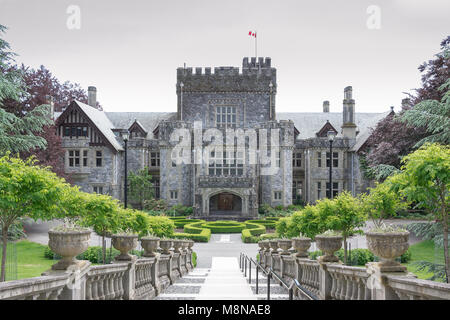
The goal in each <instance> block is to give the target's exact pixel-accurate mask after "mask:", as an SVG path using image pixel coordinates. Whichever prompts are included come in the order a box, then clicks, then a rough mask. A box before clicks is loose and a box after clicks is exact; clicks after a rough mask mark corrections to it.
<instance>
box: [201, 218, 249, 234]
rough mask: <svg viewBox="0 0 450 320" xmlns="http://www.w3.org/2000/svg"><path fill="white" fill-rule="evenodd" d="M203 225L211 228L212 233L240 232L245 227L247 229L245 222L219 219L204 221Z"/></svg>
mask: <svg viewBox="0 0 450 320" xmlns="http://www.w3.org/2000/svg"><path fill="white" fill-rule="evenodd" d="M201 227H202V228H207V229H209V230H211V233H240V232H242V230H243V229H245V223H241V222H236V221H225V220H218V221H213V222H204V223H202V225H201Z"/></svg>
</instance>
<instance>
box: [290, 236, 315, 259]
mask: <svg viewBox="0 0 450 320" xmlns="http://www.w3.org/2000/svg"><path fill="white" fill-rule="evenodd" d="M292 246H293V247H294V248H295V250H296V251H297V254H296V255H295V256H296V257H297V258H307V257H308V249H309V247H311V239H310V238H306V237H297V238H292Z"/></svg>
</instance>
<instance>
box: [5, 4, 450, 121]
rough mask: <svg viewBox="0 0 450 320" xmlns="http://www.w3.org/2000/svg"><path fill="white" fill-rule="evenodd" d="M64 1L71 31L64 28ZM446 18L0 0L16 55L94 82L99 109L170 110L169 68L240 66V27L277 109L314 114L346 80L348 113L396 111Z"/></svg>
mask: <svg viewBox="0 0 450 320" xmlns="http://www.w3.org/2000/svg"><path fill="white" fill-rule="evenodd" d="M71 5H75V6H78V7H79V8H80V13H81V14H80V29H69V28H68V27H67V21H68V19H70V18H73V17H74V16H73V15H72V14H68V13H67V9H68V7H69V6H71ZM371 5H375V6H377V7H378V8H379V9H380V15H379V17H380V19H379V20H377V19H376V17H377V15H376V13H375V14H374V11H371V10H369V11H370V13H367V9H368V7H369V6H371ZM449 16H450V1H448V0H371V1H366V0H328V1H322V0H315V1H302V0H279V1H273V0H270V1H267V0H255V1H253V0H227V1H223V0H220V1H219V0H164V1H162V0H160V1H155V0H127V1H125V0H124V1H112V0H84V1H81V0H69V1H66V0H33V1H30V0H0V24H3V25H6V26H7V27H8V28H9V30H8V32H7V35H6V40H7V41H9V42H10V44H11V46H12V49H13V50H14V51H15V52H17V53H18V54H19V57H18V58H17V61H18V62H20V63H22V62H23V63H25V64H26V65H29V66H32V67H35V68H36V67H39V66H40V65H41V64H43V65H45V66H46V67H47V68H49V69H50V70H51V71H52V72H53V74H54V75H55V76H56V77H58V79H60V80H62V81H65V80H70V81H72V82H77V83H80V84H81V85H82V86H83V87H84V88H85V89H87V86H89V85H93V86H96V87H97V90H98V100H99V101H100V103H101V104H102V106H103V108H104V110H105V111H176V94H175V83H176V68H177V67H181V66H183V63H186V65H187V66H191V67H197V66H198V67H208V66H210V67H214V66H238V67H241V64H242V58H243V57H244V56H254V55H255V53H254V42H253V39H252V38H251V37H249V36H248V31H249V30H257V32H258V55H259V56H267V57H271V58H272V65H273V66H274V67H276V68H277V76H278V93H277V111H284V112H295V111H312V112H314V111H317V112H321V111H322V101H323V100H330V103H331V106H330V109H331V110H330V111H331V112H341V110H342V99H343V89H344V87H345V86H348V85H351V86H353V92H354V98H355V99H356V111H357V112H382V111H386V110H388V109H389V106H391V105H394V106H396V109H397V110H398V108H399V105H400V102H401V99H402V98H403V97H404V94H403V93H402V92H405V91H411V90H412V89H413V88H417V87H418V86H420V73H419V71H418V70H417V67H418V66H419V65H420V64H421V63H422V62H423V61H425V60H428V59H431V58H433V55H434V54H436V53H437V52H438V51H439V44H440V42H441V40H442V39H444V38H445V37H446V36H448V35H449V34H450V18H449ZM69 21H70V22H73V21H74V20H72V19H71V20H69ZM368 24H369V26H370V27H371V28H372V29H371V28H369V27H368ZM71 25H72V26H74V24H71ZM377 25H379V27H380V28H379V29H373V27H376V26H377ZM75 26H76V25H75Z"/></svg>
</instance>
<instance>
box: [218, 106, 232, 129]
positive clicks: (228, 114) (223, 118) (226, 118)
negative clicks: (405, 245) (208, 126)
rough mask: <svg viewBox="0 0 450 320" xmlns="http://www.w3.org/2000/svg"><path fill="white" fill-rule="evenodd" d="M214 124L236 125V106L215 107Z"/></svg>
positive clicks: (223, 125)
mask: <svg viewBox="0 0 450 320" xmlns="http://www.w3.org/2000/svg"><path fill="white" fill-rule="evenodd" d="M216 124H217V127H218V128H228V127H235V126H236V107H229V106H226V107H216Z"/></svg>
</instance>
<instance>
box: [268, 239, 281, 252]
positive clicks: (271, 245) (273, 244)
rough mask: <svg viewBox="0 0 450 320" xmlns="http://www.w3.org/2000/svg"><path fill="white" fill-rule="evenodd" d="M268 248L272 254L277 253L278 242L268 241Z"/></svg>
mask: <svg viewBox="0 0 450 320" xmlns="http://www.w3.org/2000/svg"><path fill="white" fill-rule="evenodd" d="M269 246H270V248H271V249H272V253H278V248H279V247H278V240H269Z"/></svg>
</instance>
